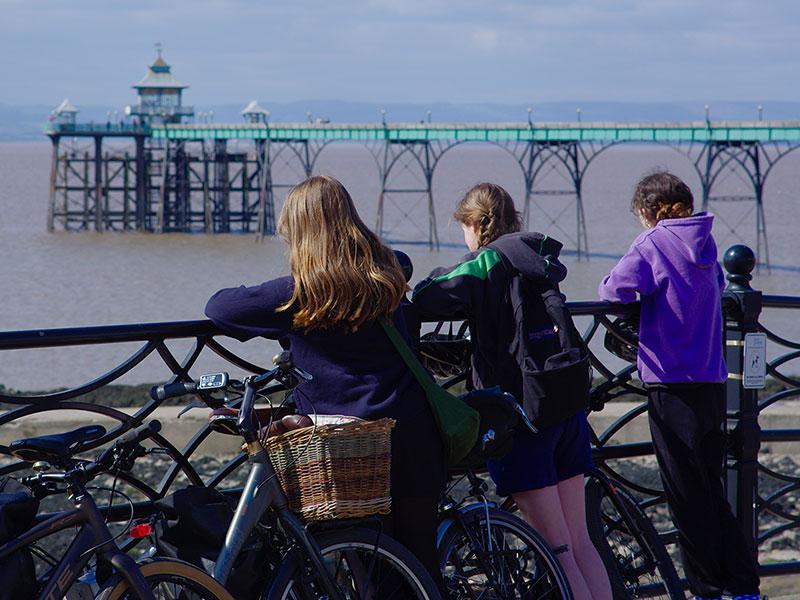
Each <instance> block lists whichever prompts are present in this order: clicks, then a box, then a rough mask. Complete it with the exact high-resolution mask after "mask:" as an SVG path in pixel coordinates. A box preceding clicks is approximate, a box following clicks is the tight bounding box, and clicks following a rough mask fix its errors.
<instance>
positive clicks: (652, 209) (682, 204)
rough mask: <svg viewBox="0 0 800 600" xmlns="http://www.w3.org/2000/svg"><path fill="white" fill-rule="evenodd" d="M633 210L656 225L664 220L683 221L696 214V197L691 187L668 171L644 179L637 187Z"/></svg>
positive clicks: (632, 201) (632, 205)
mask: <svg viewBox="0 0 800 600" xmlns="http://www.w3.org/2000/svg"><path fill="white" fill-rule="evenodd" d="M631 210H632V211H633V212H634V213H636V214H641V215H642V216H643V217H644V219H645V220H646V221H647V222H648V223H650V224H652V225H655V224H656V223H658V222H659V221H661V220H662V219H681V218H683V217H688V216H691V214H692V212H694V197H693V196H692V191H691V190H690V189H689V186H688V185H686V184H685V183H684V182H683V181H682V180H681V179H680V178H678V177H676V176H675V175H673V174H672V173H668V172H667V171H659V172H657V173H653V174H652V175H647V176H646V177H644V178H642V180H641V181H639V183H638V184H637V185H636V190H635V191H634V192H633V199H632V200H631Z"/></svg>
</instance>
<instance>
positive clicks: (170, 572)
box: [97, 558, 234, 600]
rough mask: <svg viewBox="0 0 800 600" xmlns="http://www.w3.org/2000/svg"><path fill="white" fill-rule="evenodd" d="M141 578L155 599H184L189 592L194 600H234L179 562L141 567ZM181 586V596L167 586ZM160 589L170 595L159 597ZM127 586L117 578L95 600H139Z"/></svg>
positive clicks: (154, 561)
mask: <svg viewBox="0 0 800 600" xmlns="http://www.w3.org/2000/svg"><path fill="white" fill-rule="evenodd" d="M139 568H140V569H141V571H142V575H144V578H145V579H146V580H147V582H148V584H150V586H151V589H152V590H153V593H154V595H155V596H156V598H157V599H158V598H162V597H164V598H179V597H180V598H183V597H184V596H187V594H186V592H189V591H190V592H191V595H190V596H189V597H191V598H193V599H195V598H196V599H197V600H234V598H233V596H231V594H230V593H229V592H228V591H227V590H226V589H225V588H224V587H222V585H221V584H220V583H219V582H218V581H217V580H215V579H214V578H213V577H211V575H209V574H208V573H206V572H205V571H202V570H200V569H198V568H197V567H195V566H194V565H190V564H189V563H186V562H183V561H182V560H174V559H164V558H156V559H150V560H147V561H146V562H143V563H140V564H139ZM170 585H171V586H180V587H181V588H182V589H183V590H184V593H182V594H180V593H179V594H176V593H175V591H174V589H173V590H172V591H170V588H169V587H167V586H170ZM159 589H163V591H164V592H165V593H166V592H169V593H170V595H167V596H160V595H157V594H156V592H158V591H159ZM130 592H132V590H131V589H130V587H129V585H128V582H127V581H125V580H124V579H123V578H122V577H120V576H118V575H117V576H115V578H114V579H113V580H112V581H111V582H110V583H109V584H108V585H107V586H106V587H105V588H104V589H103V590H101V592H100V594H99V595H98V596H97V600H127V599H128V598H130V600H138V599H139V596H138V595H136V594H134V593H130Z"/></svg>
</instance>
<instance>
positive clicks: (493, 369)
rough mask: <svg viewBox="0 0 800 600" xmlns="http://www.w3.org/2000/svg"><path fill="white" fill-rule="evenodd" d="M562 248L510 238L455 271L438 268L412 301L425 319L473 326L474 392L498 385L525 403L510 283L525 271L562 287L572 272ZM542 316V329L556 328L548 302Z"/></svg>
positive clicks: (531, 237)
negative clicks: (460, 321) (560, 257)
mask: <svg viewBox="0 0 800 600" xmlns="http://www.w3.org/2000/svg"><path fill="white" fill-rule="evenodd" d="M561 247H562V244H561V242H559V241H557V240H554V239H553V238H550V237H548V236H546V235H544V234H541V233H535V232H525V233H510V234H508V235H504V236H501V237H499V238H497V239H496V240H495V241H494V242H492V243H491V244H488V245H487V246H484V247H483V248H481V249H479V250H477V251H475V252H471V253H470V254H467V255H466V256H465V257H464V258H462V259H461V261H460V262H459V263H458V264H457V265H455V266H453V267H448V268H439V269H435V270H434V271H433V272H432V273H431V274H430V275H429V276H428V278H427V279H425V280H423V281H421V282H420V283H419V284H417V286H416V287H415V288H414V293H413V295H412V302H413V303H414V306H415V308H416V310H417V311H418V313H419V315H420V316H421V317H422V318H423V319H425V320H435V319H448V318H456V319H467V320H468V321H469V328H470V335H471V340H472V385H473V386H474V387H475V388H485V387H491V386H494V385H499V386H500V387H501V388H503V390H504V391H507V392H509V393H511V394H513V395H514V396H515V397H516V398H518V399H520V400H521V399H522V380H521V375H520V367H519V365H518V364H517V361H516V359H515V358H514V348H515V345H516V344H517V343H518V340H516V339H515V337H516V330H517V328H516V324H515V320H514V315H513V314H512V309H511V305H510V303H509V299H508V288H509V283H510V280H511V277H512V276H513V275H514V274H515V272H520V273H522V274H523V275H524V276H526V277H529V278H531V279H534V280H541V281H542V282H543V283H544V282H547V283H549V284H550V285H552V286H554V287H556V288H557V287H558V284H559V283H560V282H561V281H563V280H564V278H565V277H566V275H567V268H566V267H565V266H564V265H563V264H562V263H561V262H560V261H559V260H558V254H559V252H560V251H561ZM531 301H532V302H537V301H539V299H538V298H534V299H532V300H531ZM537 314H538V311H537ZM541 314H542V323H541V324H542V327H545V328H546V327H547V326H548V324H549V326H550V327H551V328H552V321H550V320H549V318H548V317H547V314H546V312H545V310H544V303H542V305H541Z"/></svg>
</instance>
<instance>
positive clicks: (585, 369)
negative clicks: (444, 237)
mask: <svg viewBox="0 0 800 600" xmlns="http://www.w3.org/2000/svg"><path fill="white" fill-rule="evenodd" d="M495 250H497V249H496V248H495ZM498 254H500V256H501V258H502V260H503V264H504V266H505V267H506V269H507V271H508V273H509V275H510V284H509V286H508V296H507V302H508V303H509V305H510V308H511V310H512V314H513V315H514V324H515V331H514V337H513V340H512V342H511V347H510V349H511V353H512V355H513V356H514V357H515V358H516V360H517V364H518V365H519V366H520V370H521V375H522V392H523V394H522V396H523V397H522V398H521V401H522V406H523V408H524V409H525V414H526V415H527V416H528V418H529V419H530V420H531V421H533V423H534V425H536V426H538V427H549V426H551V425H555V424H557V423H561V422H563V421H566V420H567V419H569V418H570V417H572V416H574V415H576V414H578V413H579V412H581V411H585V410H586V409H587V408H588V406H589V390H590V388H591V382H592V375H591V367H590V365H589V353H588V350H587V348H586V344H585V343H584V342H583V339H582V338H581V336H580V333H578V330H577V329H576V328H575V324H574V323H573V321H572V316H571V315H570V313H569V310H568V309H567V307H566V302H565V301H566V299H565V298H564V295H563V294H562V293H561V292H560V291H559V289H558V285H555V284H553V283H551V282H550V281H548V280H547V279H545V278H538V279H533V278H530V277H527V276H525V275H523V274H522V273H521V272H520V271H519V270H518V269H516V268H515V267H514V266H513V265H512V264H511V263H510V262H509V261H508V259H507V258H506V257H505V255H503V254H502V253H501V252H499V251H498Z"/></svg>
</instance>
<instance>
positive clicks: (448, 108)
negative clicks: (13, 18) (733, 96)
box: [0, 100, 800, 141]
mask: <svg viewBox="0 0 800 600" xmlns="http://www.w3.org/2000/svg"><path fill="white" fill-rule="evenodd" d="M245 104H246V101H243V102H242V103H241V105H238V104H237V105H233V104H225V105H219V106H208V107H203V106H198V105H195V106H196V110H198V111H203V112H209V111H213V113H214V114H213V121H215V122H218V123H222V122H238V121H240V120H241V118H242V117H241V115H240V111H241V110H242V108H243V107H244V105H245ZM760 104H761V105H762V106H763V107H764V118H765V119H770V120H772V119H779V120H800V102H768V101H764V102H761V103H760ZM261 105H262V106H264V107H265V108H267V109H269V111H270V112H271V119H272V120H274V121H305V120H306V119H307V118H308V117H307V115H308V113H311V118H312V119H316V118H318V117H320V118H324V119H330V120H331V121H332V122H340V123H341V122H351V123H367V122H377V121H380V119H381V110H382V109H385V110H386V118H387V120H388V121H389V122H413V121H423V120H427V118H428V115H427V112H428V111H431V119H432V120H433V121H435V122H463V121H473V122H479V123H483V122H521V121H525V120H526V119H527V114H528V113H527V109H528V106H527V105H523V104H518V105H514V104H492V103H482V104H455V103H441V102H435V103H432V104H408V103H391V102H387V103H384V104H378V103H367V102H346V101H342V100H308V101H297V102H269V101H261ZM758 105H759V102H756V101H753V102H724V101H719V102H711V103H710V106H711V118H712V119H713V120H719V119H746V120H754V119H755V118H756V117H757V106H758ZM532 106H533V118H534V120H536V121H574V120H576V108H577V107H580V108H581V117H582V119H583V120H584V121H692V120H701V119H703V118H704V103H703V102H675V103H669V102H543V103H539V104H532ZM52 109H53V106H45V105H29V106H18V105H9V104H0V141H12V140H39V139H42V126H43V125H44V124H45V123H46V121H47V117H48V115H49V114H50V111H51V110H52ZM78 109H79V110H80V113H79V114H78V119H79V120H80V121H95V122H100V123H102V122H105V121H106V119H107V113H108V112H109V111H112V110H118V111H120V109H121V107H113V106H100V105H93V106H78ZM120 112H121V111H120Z"/></svg>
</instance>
